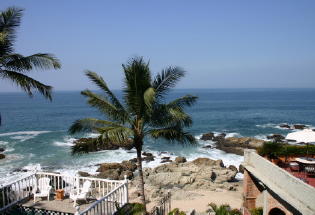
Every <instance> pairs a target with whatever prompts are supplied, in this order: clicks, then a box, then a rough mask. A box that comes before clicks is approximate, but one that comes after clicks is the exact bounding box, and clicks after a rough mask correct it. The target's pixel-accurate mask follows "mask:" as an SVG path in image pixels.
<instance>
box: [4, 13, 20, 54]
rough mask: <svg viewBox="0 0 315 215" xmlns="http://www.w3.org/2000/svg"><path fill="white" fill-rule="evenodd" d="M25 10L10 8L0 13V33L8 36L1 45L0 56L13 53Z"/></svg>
mask: <svg viewBox="0 0 315 215" xmlns="http://www.w3.org/2000/svg"><path fill="white" fill-rule="evenodd" d="M22 15H23V10H22V9H20V8H16V7H9V8H7V9H6V10H5V11H2V12H0V32H2V33H3V34H5V35H6V37H5V41H3V43H1V45H0V55H3V54H5V53H10V52H12V51H13V43H14V40H15V38H16V29H17V27H19V26H20V24H21V18H22Z"/></svg>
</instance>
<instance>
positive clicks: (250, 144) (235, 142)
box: [216, 137, 264, 155]
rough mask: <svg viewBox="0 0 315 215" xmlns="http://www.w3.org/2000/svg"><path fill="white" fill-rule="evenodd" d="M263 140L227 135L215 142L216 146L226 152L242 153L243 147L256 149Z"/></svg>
mask: <svg viewBox="0 0 315 215" xmlns="http://www.w3.org/2000/svg"><path fill="white" fill-rule="evenodd" d="M263 143H264V141H263V140H259V139H256V138H253V137H229V138H226V139H224V140H222V141H219V142H216V147H217V148H218V149H221V150H223V151H225V152H227V153H233V154H237V155H244V149H246V148H249V149H257V148H259V147H260V146H262V145H263Z"/></svg>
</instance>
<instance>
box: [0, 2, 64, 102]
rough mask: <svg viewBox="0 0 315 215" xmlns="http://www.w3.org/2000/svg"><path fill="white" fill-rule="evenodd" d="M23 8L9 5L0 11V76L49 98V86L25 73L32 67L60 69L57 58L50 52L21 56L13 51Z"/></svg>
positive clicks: (28, 91)
mask: <svg viewBox="0 0 315 215" xmlns="http://www.w3.org/2000/svg"><path fill="white" fill-rule="evenodd" d="M22 15H23V10H22V9H19V8H15V7H10V8H8V9H6V10H5V11H2V12H0V78H2V79H8V80H10V81H12V82H14V83H15V84H16V85H17V86H19V87H21V89H22V90H24V91H25V92H26V93H27V94H28V95H30V96H32V95H33V91H34V90H36V91H38V92H39V93H41V94H42V95H43V96H44V97H45V98H47V99H50V100H51V98H52V97H51V89H52V87H51V86H48V85H45V84H43V83H41V82H39V81H37V80H34V79H33V78H31V77H29V76H27V75H26V72H29V71H32V70H34V69H39V70H48V69H60V68H61V64H60V62H59V60H58V59H57V58H56V57H55V56H54V55H52V54H47V53H37V54H33V55H30V56H23V55H21V54H17V53H14V52H13V51H14V49H13V44H14V41H15V38H16V31H17V28H18V27H19V26H20V23H21V18H22Z"/></svg>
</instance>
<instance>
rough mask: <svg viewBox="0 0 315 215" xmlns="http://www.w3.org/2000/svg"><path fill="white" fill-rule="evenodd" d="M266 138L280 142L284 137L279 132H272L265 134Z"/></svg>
mask: <svg viewBox="0 0 315 215" xmlns="http://www.w3.org/2000/svg"><path fill="white" fill-rule="evenodd" d="M267 139H268V140H274V141H275V142H282V141H283V140H284V139H285V137H284V136H283V135H281V134H273V135H270V136H267Z"/></svg>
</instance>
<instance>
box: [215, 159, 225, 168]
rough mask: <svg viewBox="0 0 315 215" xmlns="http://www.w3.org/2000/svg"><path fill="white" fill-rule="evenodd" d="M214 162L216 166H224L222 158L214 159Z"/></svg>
mask: <svg viewBox="0 0 315 215" xmlns="http://www.w3.org/2000/svg"><path fill="white" fill-rule="evenodd" d="M215 164H216V165H217V166H220V167H225V166H224V163H223V161H222V160H216V161H215Z"/></svg>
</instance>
